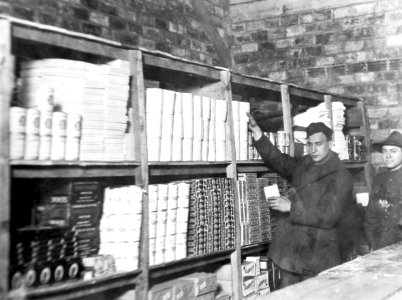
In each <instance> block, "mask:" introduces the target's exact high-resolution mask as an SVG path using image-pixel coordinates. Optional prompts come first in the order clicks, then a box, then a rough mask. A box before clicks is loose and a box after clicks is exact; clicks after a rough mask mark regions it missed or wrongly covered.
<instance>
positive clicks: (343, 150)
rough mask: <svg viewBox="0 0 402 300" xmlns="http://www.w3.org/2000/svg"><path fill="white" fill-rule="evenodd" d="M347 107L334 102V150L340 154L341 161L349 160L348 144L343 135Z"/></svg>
mask: <svg viewBox="0 0 402 300" xmlns="http://www.w3.org/2000/svg"><path fill="white" fill-rule="evenodd" d="M345 109H346V107H345V105H343V103H342V102H332V126H333V130H334V134H333V147H332V150H333V151H335V152H336V153H338V156H339V159H340V160H346V159H348V158H349V154H348V143H347V141H346V138H345V135H344V134H343V126H345Z"/></svg>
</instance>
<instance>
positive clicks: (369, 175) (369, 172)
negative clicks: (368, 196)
mask: <svg viewBox="0 0 402 300" xmlns="http://www.w3.org/2000/svg"><path fill="white" fill-rule="evenodd" d="M357 106H358V107H359V109H360V112H361V114H362V128H360V134H362V135H364V143H365V146H366V160H367V162H366V163H365V164H364V175H365V179H366V183H367V188H368V190H369V191H370V192H371V187H372V182H373V169H372V165H371V148H370V147H371V145H370V139H371V135H370V130H369V128H370V125H369V121H368V118H367V114H366V107H365V106H364V102H363V101H359V102H358V103H357Z"/></svg>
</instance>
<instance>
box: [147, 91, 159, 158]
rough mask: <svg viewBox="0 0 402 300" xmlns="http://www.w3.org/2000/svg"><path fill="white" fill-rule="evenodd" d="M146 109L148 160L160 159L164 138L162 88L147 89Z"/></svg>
mask: <svg viewBox="0 0 402 300" xmlns="http://www.w3.org/2000/svg"><path fill="white" fill-rule="evenodd" d="M145 111H146V119H147V142H148V160H149V161H159V160H160V155H161V138H162V111H163V90H162V89H159V88H149V89H147V90H146V108H145Z"/></svg>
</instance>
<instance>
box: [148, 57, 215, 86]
mask: <svg viewBox="0 0 402 300" xmlns="http://www.w3.org/2000/svg"><path fill="white" fill-rule="evenodd" d="M143 62H144V65H145V66H153V67H158V68H163V69H167V70H172V71H177V72H182V73H188V74H193V75H197V76H200V77H205V78H208V79H209V80H211V79H215V80H216V81H219V80H220V71H219V70H218V69H216V68H212V67H207V66H203V65H198V64H195V63H190V62H185V61H180V60H174V59H172V58H167V57H162V56H157V55H155V54H149V53H144V52H143Z"/></svg>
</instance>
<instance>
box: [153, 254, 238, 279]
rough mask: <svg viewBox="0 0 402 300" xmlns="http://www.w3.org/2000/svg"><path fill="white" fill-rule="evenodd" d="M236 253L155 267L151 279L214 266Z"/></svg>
mask: <svg viewBox="0 0 402 300" xmlns="http://www.w3.org/2000/svg"><path fill="white" fill-rule="evenodd" d="M233 251H234V249H231V250H222V251H218V252H214V253H208V254H203V255H199V256H193V257H187V258H184V259H180V260H176V261H172V262H168V263H164V264H160V265H155V266H152V267H150V270H149V271H150V278H151V279H156V278H159V277H163V276H167V275H172V274H177V273H180V272H184V271H191V270H194V269H196V268H198V267H203V266H205V265H207V264H213V263H217V262H221V261H224V260H229V259H230V254H231V253H232V252H233Z"/></svg>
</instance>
